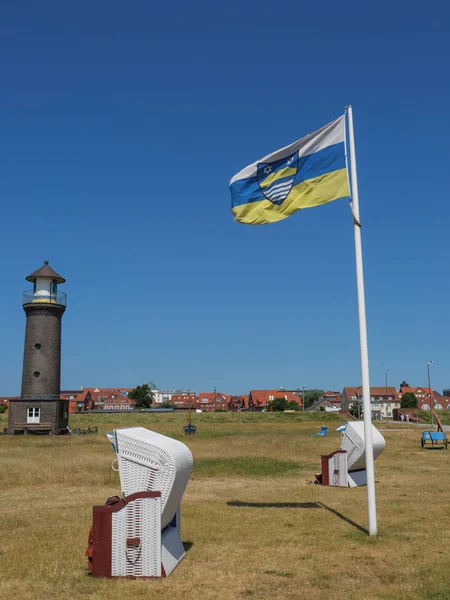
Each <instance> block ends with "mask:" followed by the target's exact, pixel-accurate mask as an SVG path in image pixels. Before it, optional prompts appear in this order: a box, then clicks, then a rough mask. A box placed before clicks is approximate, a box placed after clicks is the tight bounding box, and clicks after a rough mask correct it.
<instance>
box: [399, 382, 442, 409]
mask: <svg viewBox="0 0 450 600" xmlns="http://www.w3.org/2000/svg"><path fill="white" fill-rule="evenodd" d="M408 392H411V393H413V394H414V395H415V397H416V398H417V408H420V409H421V410H430V407H431V410H444V409H448V408H449V405H450V398H449V397H447V396H441V394H440V393H439V392H437V391H436V390H431V389H430V388H429V387H410V386H408V385H407V384H405V383H402V384H400V391H399V393H398V395H399V398H400V399H401V397H402V396H403V394H406V393H408Z"/></svg>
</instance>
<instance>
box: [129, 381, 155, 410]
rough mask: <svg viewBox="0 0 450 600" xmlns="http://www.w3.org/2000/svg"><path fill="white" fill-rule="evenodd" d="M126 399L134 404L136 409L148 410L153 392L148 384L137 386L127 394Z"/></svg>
mask: <svg viewBox="0 0 450 600" xmlns="http://www.w3.org/2000/svg"><path fill="white" fill-rule="evenodd" d="M128 398H131V399H132V400H134V401H135V402H136V408H150V406H151V405H152V402H153V392H152V391H151V389H150V386H149V385H148V383H144V384H143V385H138V386H136V387H135V388H134V390H131V392H129V393H128Z"/></svg>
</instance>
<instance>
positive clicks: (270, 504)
mask: <svg viewBox="0 0 450 600" xmlns="http://www.w3.org/2000/svg"><path fill="white" fill-rule="evenodd" d="M227 505H228V506H233V507H236V506H237V507H239V506H245V507H247V508H323V509H324V510H327V511H328V512H330V513H332V514H333V515H335V516H336V517H338V518H339V519H342V520H343V521H345V522H346V523H348V525H351V526H352V527H354V528H355V529H357V530H358V531H360V532H361V533H366V534H367V535H369V532H368V530H367V529H366V528H365V527H362V525H358V523H355V521H352V520H351V519H349V518H348V517H346V516H345V515H343V514H342V513H340V512H339V511H337V510H335V509H334V508H331V507H330V506H327V505H326V504H323V503H322V502H242V501H240V500H232V501H230V502H227Z"/></svg>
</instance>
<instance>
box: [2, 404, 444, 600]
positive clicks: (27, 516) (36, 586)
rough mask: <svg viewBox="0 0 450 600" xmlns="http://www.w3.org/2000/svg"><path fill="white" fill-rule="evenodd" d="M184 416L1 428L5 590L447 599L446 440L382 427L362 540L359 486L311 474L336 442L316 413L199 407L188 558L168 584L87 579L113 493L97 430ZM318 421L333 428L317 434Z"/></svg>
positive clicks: (7, 593)
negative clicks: (98, 517) (93, 544)
mask: <svg viewBox="0 0 450 600" xmlns="http://www.w3.org/2000/svg"><path fill="white" fill-rule="evenodd" d="M185 419H186V416H185V415H174V414H158V415H156V414H141V415H139V414H138V415H135V414H133V415H129V414H125V415H120V414H119V415H116V414H111V415H89V416H84V415H83V416H74V417H73V418H72V419H71V426H73V427H77V426H80V427H87V426H88V425H98V426H99V428H100V433H99V434H98V435H92V436H80V437H62V438H56V437H34V436H26V437H24V436H19V437H10V436H4V437H3V436H2V437H0V460H1V469H0V489H1V495H0V498H1V502H0V510H1V513H0V598H2V599H3V598H5V599H7V598H8V599H9V598H11V599H14V598H18V599H20V600H31V599H32V600H37V599H41V598H46V599H56V598H58V599H59V598H68V599H70V600H81V599H86V598H88V599H91V600H111V599H114V598H117V599H118V600H138V599H140V598H150V597H151V598H155V599H157V600H169V599H170V600H178V599H194V598H195V599H197V598H199V599H202V600H203V599H206V600H209V599H223V600H227V599H246V598H264V599H278V598H287V599H293V598H308V599H330V600H335V599H344V598H345V599H346V600H350V599H360V600H364V599H370V600H376V599H386V598H396V599H397V598H399V599H400V598H401V599H405V600H408V599H425V600H426V599H430V600H444V599H450V539H449V524H450V511H449V492H450V478H449V476H448V469H449V460H450V450H448V451H445V450H422V449H421V447H420V430H419V431H417V430H415V429H414V428H411V427H410V428H406V427H405V428H404V429H403V430H402V431H400V432H398V431H389V430H388V431H386V432H385V433H384V435H385V437H386V440H387V448H386V450H385V452H384V453H383V454H382V456H381V457H380V458H379V460H377V462H376V463H375V469H376V480H377V506H378V522H379V536H378V537H377V538H369V537H368V536H367V533H366V531H365V528H366V526H367V505H366V494H367V492H366V488H359V489H352V490H349V489H338V488H330V487H321V486H316V485H308V483H307V482H308V481H310V480H312V479H313V478H314V473H315V472H317V471H318V470H319V469H320V455H321V454H325V453H326V454H328V453H329V452H331V451H332V450H334V449H335V448H336V447H337V446H339V444H340V437H339V434H338V433H337V432H336V431H335V428H336V427H337V425H338V424H339V423H340V422H341V420H340V419H339V417H336V416H335V415H333V416H329V415H324V414H321V413H319V414H316V415H315V416H310V415H301V414H300V415H298V414H296V415H278V414H270V413H266V414H245V413H241V414H212V415H197V414H196V415H195V416H194V421H195V422H196V423H197V424H198V427H199V435H198V436H197V437H196V438H194V439H189V440H186V441H187V443H188V445H189V447H190V448H191V450H192V452H193V455H194V458H195V467H194V473H193V475H192V478H191V481H190V483H189V486H188V489H187V492H186V495H185V500H184V504H183V509H182V517H183V518H182V535H183V540H184V542H185V544H186V547H187V548H188V552H187V555H186V558H185V559H184V560H183V561H182V562H181V563H180V565H179V566H178V568H177V569H176V570H175V572H174V573H173V574H172V575H171V577H169V578H167V579H164V580H162V581H131V580H96V579H92V578H90V577H88V576H87V575H85V573H84V568H85V566H86V560H85V557H84V551H85V548H86V541H87V535H88V531H89V527H90V523H91V515H92V506H93V505H97V504H103V503H104V501H105V500H106V498H107V497H108V496H110V495H113V494H117V493H119V492H120V488H119V480H118V475H117V474H116V473H114V472H113V471H112V470H111V466H110V465H111V461H112V459H113V458H114V455H113V452H112V449H111V448H110V446H109V443H108V442H107V440H106V438H105V436H104V435H102V434H103V433H105V432H106V431H109V430H111V429H112V428H113V427H114V426H117V427H122V426H129V425H143V426H146V427H149V428H152V429H155V430H156V431H159V432H161V433H164V434H167V435H170V436H173V437H177V438H178V439H181V438H182V436H181V435H180V433H181V425H182V423H183V422H184V421H185ZM5 422H6V416H1V417H0V429H2V428H3V427H4V423H5ZM325 422H328V425H329V426H330V427H329V432H330V435H328V436H327V437H324V438H317V437H312V435H311V434H312V433H314V432H315V431H318V429H319V428H320V425H321V423H325Z"/></svg>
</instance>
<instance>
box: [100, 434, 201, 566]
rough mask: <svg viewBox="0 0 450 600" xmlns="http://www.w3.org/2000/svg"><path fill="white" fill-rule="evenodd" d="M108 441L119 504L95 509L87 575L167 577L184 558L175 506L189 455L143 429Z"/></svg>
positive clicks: (188, 469) (183, 487) (180, 446)
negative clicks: (116, 475)
mask: <svg viewBox="0 0 450 600" xmlns="http://www.w3.org/2000/svg"><path fill="white" fill-rule="evenodd" d="M108 438H109V440H110V442H111V444H112V446H113V449H114V451H115V452H116V455H117V461H118V470H119V474H120V483H121V488H122V493H123V501H122V502H117V503H116V504H114V505H113V506H103V507H94V528H93V537H94V545H93V548H94V555H93V558H92V574H93V575H94V576H99V577H161V576H164V575H169V574H170V573H171V572H172V571H173V569H174V568H175V567H176V566H177V564H178V563H179V562H180V560H181V559H182V558H183V556H184V554H185V552H184V547H183V543H182V541H181V536H180V503H181V499H182V497H183V494H184V492H185V490H186V486H187V484H188V481H189V477H190V474H191V472H192V464H193V460H192V454H191V452H190V450H189V448H188V447H187V446H186V445H185V444H183V443H182V442H178V441H177V440H174V439H172V438H169V437H167V436H164V435H161V434H159V433H155V432H154V431H150V430H148V429H145V428H143V427H132V428H127V429H116V430H114V434H113V435H111V434H109V435H108ZM96 512H97V514H98V517H97V521H96ZM102 519H103V521H105V522H102ZM96 522H97V527H96ZM105 531H106V534H107V535H106V536H105ZM96 532H97V535H96ZM109 532H110V539H109V538H108V535H109ZM96 542H97V545H96ZM97 546H100V549H99V548H97ZM102 547H103V550H104V551H105V552H106V554H109V558H105V557H104V554H105V552H103V553H102V552H101V548H102Z"/></svg>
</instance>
